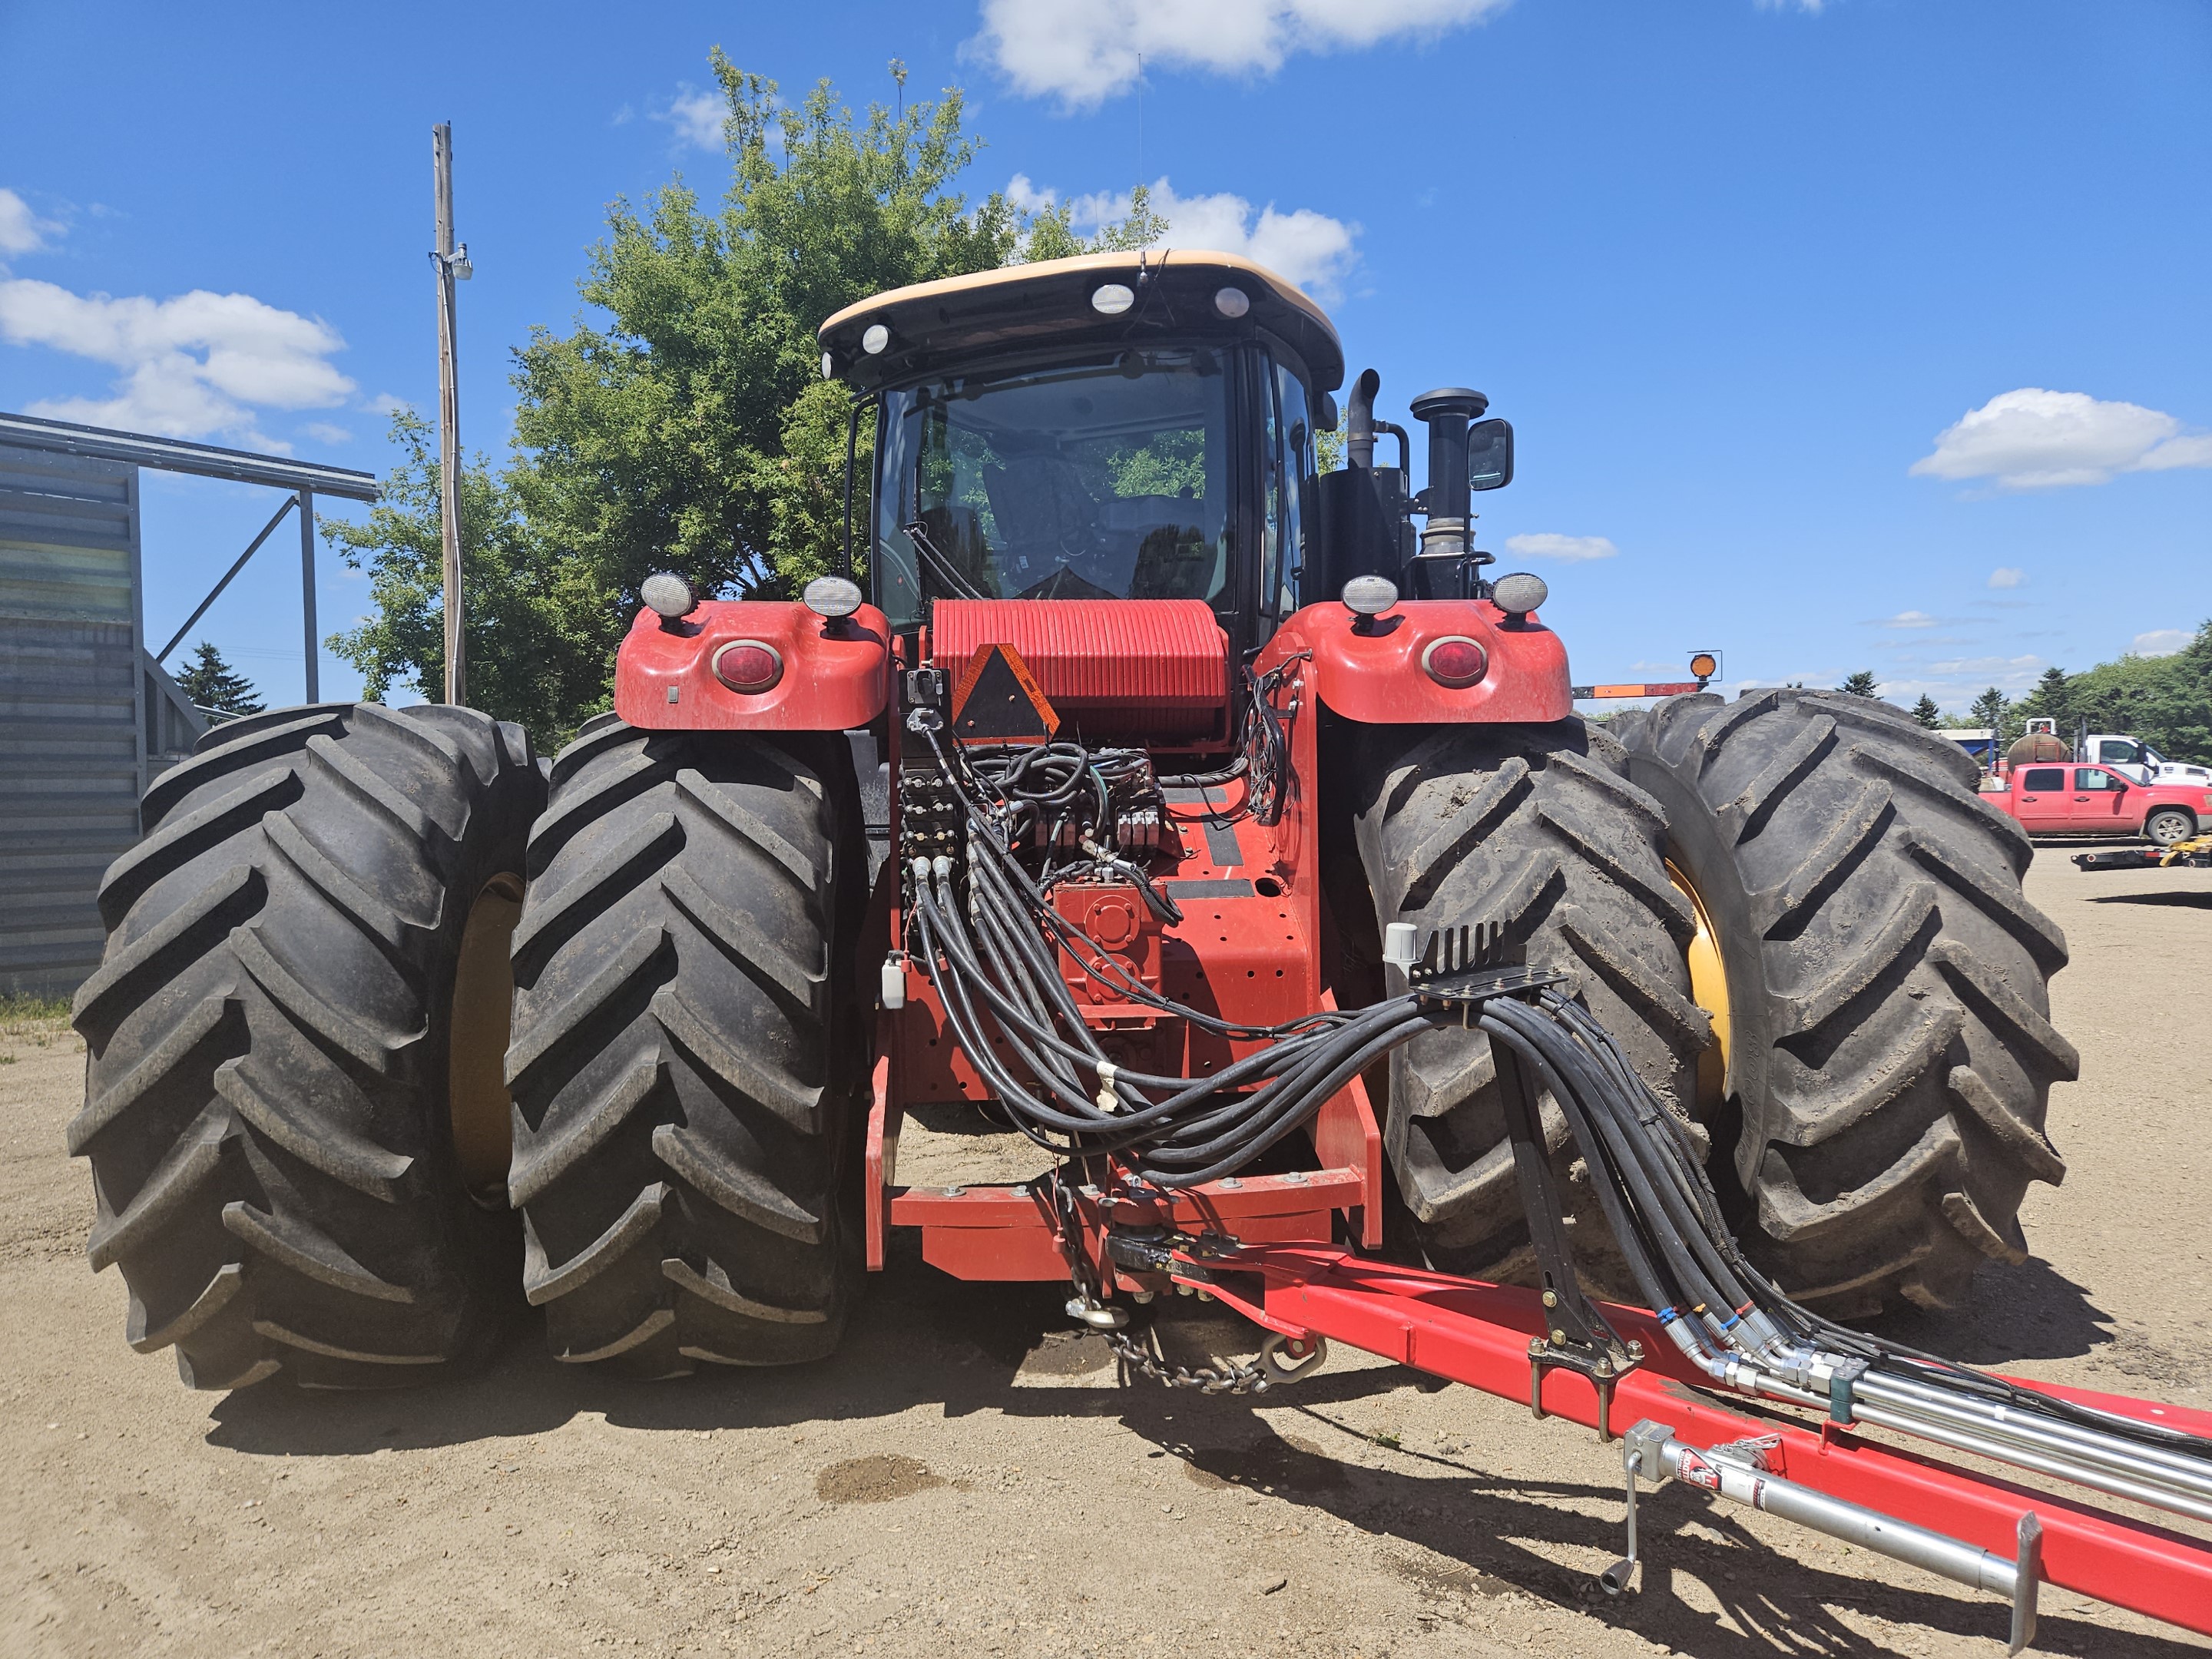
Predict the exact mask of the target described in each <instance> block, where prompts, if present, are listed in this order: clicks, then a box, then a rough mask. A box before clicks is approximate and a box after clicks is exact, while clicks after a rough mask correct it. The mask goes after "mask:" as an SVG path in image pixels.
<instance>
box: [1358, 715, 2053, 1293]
mask: <svg viewBox="0 0 2212 1659" xmlns="http://www.w3.org/2000/svg"><path fill="white" fill-rule="evenodd" d="M1343 749H1344V752H1346V755H1347V757H1350V759H1351V765H1352V774H1353V777H1354V781H1355V787H1354V790H1353V792H1352V793H1353V804H1352V816H1351V823H1350V826H1349V827H1350V830H1351V835H1352V842H1354V844H1355V845H1356V848H1357V850H1358V857H1359V863H1360V866H1361V871H1362V873H1363V874H1364V878H1365V879H1366V882H1367V884H1368V888H1369V890H1370V895H1371V897H1372V900H1373V902H1374V914H1375V915H1376V923H1377V929H1378V931H1379V928H1380V927H1381V926H1382V925H1383V924H1386V923H1388V922H1391V921H1413V922H1414V923H1416V925H1418V926H1422V927H1455V926H1458V925H1460V924H1462V923H1466V922H1473V921H1497V922H1501V923H1503V924H1504V927H1505V929H1506V933H1507V936H1508V938H1509V939H1511V940H1513V941H1515V942H1516V943H1519V944H1522V945H1525V946H1526V948H1527V951H1528V959H1529V960H1530V961H1531V962H1532V963H1536V964H1539V965H1541V966H1544V967H1547V968H1552V969H1557V970H1559V971H1560V972H1562V973H1565V974H1566V975H1569V976H1570V978H1571V981H1572V983H1573V985H1574V986H1575V987H1576V994H1578V995H1579V997H1580V998H1581V1000H1583V1002H1584V1003H1585V1004H1586V1005H1587V1006H1589V1008H1590V1009H1591V1011H1592V1012H1594V1013H1595V1014H1596V1016H1597V1017H1598V1018H1599V1020H1600V1022H1601V1024H1604V1025H1605V1026H1606V1027H1607V1029H1608V1030H1611V1031H1613V1034H1614V1035H1615V1036H1617V1037H1619V1038H1620V1041H1621V1042H1622V1044H1623V1046H1624V1047H1625V1048H1626V1050H1627V1052H1628V1054H1629V1056H1630V1058H1631V1060H1632V1061H1633V1063H1634V1064H1635V1066H1636V1067H1637V1070H1638V1073H1639V1074H1641V1075H1642V1077H1643V1078H1644V1081H1645V1082H1647V1083H1648V1084H1650V1085H1651V1087H1652V1089H1653V1091H1655V1092H1656V1094H1657V1095H1658V1097H1660V1099H1661V1100H1662V1102H1664V1103H1666V1104H1667V1105H1668V1107H1669V1108H1670V1109H1673V1110H1674V1111H1675V1112H1676V1114H1677V1115H1680V1117H1681V1118H1683V1119H1684V1121H1686V1124H1687V1125H1688V1126H1689V1127H1691V1128H1692V1133H1693V1135H1703V1136H1705V1137H1708V1138H1709V1141H1710V1143H1711V1156H1710V1158H1709V1166H1710V1167H1711V1170H1712V1172H1713V1174H1714V1176H1715V1179H1716V1184H1717V1187H1718V1188H1720V1190H1721V1192H1722V1194H1723V1199H1724V1200H1725V1201H1728V1202H1729V1203H1731V1204H1732V1206H1733V1207H1734V1210H1735V1220H1736V1223H1737V1227H1738V1231H1739V1232H1740V1234H1741V1237H1742V1239H1743V1242H1744V1243H1745V1244H1746V1245H1747V1249H1749V1251H1750V1253H1751V1255H1753V1259H1754V1260H1755V1261H1758V1262H1759V1265H1760V1266H1761V1267H1763V1268H1764V1269H1765V1270H1766V1271H1767V1272H1768V1273H1770V1274H1771V1276H1772V1277H1773V1278H1775V1279H1776V1280H1777V1281H1778V1283H1779V1284H1780V1285H1782V1287H1783V1288H1784V1290H1785V1291H1789V1292H1790V1294H1792V1295H1794V1296H1796V1297H1798V1298H1799V1299H1801V1300H1802V1301H1804V1302H1806V1303H1808V1304H1811V1305H1814V1306H1816V1307H1818V1308H1820V1310H1822V1311H1824V1312H1826V1313H1828V1314H1830V1315H1832V1316H1844V1317H1849V1316H1865V1315H1869V1314H1872V1313H1874V1312H1876V1311H1878V1310H1880V1309H1881V1308H1882V1307H1884V1306H1885V1305H1888V1304H1893V1303H1894V1302H1896V1301H1898V1300H1900V1299H1901V1300H1904V1301H1907V1302H1911V1303H1913V1304H1918V1305H1920V1306H1923V1307H1928V1308H1948V1307H1953V1306H1956V1305H1957V1304H1960V1302H1961V1301H1962V1300H1963V1299H1964V1297H1965V1296H1966V1291H1967V1285H1968V1281H1969V1280H1970V1279H1971V1278H1972V1274H1973V1273H1974V1271H1975V1269H1976V1268H1977V1267H1979V1266H1980V1265H1981V1264H1982V1263H1983V1262H1984V1261H1990V1260H1995V1261H2005V1262H2013V1263H2017V1262H2019V1261H2022V1260H2024V1259H2025V1256H2026V1253H2027V1247H2026V1241H2025V1240H2024V1239H2023V1237H2021V1231H2020V1224H2019V1220H2018V1212H2019V1209H2020V1205H2021V1199H2022V1196H2023V1194H2024V1193H2025V1191H2026V1189H2027V1185H2028V1183H2029V1182H2031V1181H2034V1180H2042V1181H2048V1182H2057V1181H2058V1180H2060V1179H2061V1178H2062V1177H2063V1175H2064V1173H2065V1165H2064V1164H2063V1161H2062V1160H2061V1159H2060V1158H2059V1156H2058V1154H2057V1152H2056V1151H2055V1150H2054V1149H2053V1148H2052V1147H2051V1145H2050V1143H2049V1141H2048V1140H2047V1139H2045V1136H2044V1133H2043V1123H2044V1117H2045V1109H2046V1106H2047V1103H2048V1097H2049V1091H2050V1086H2051V1083H2052V1082H2054V1081H2057V1080H2061V1079H2070V1078H2072V1077H2073V1076H2074V1075H2075V1073H2076V1069H2077V1061H2076V1058H2075V1053H2074V1050H2073V1048H2072V1047H2071V1046H2070V1045H2069V1043H2068V1042H2066V1040H2065V1038H2064V1037H2063V1036H2060V1035H2059V1033H2058V1032H2057V1030H2054V1029H2053V1028H2052V1026H2051V1022H2050V1004H2049V1000H2048V998H2047V995H2046V992H2045V982H2046V981H2047V980H2048V978H2049V976H2050V975H2051V974H2053V973H2055V972H2056V971H2057V969H2058V968H2059V967H2061V966H2062V965H2063V963H2064V962H2065V960H2066V945H2065V940H2064V939H2063V936H2062V935H2061V934H2060V933H2059V932H2058V930H2057V927H2054V926H2053V925H2052V924H2051V922H2050V921H2048V920H2046V919H2045V917H2044V916H2043V915H2041V914H2040V913H2039V912H2038V911H2037V910H2036V909H2035V908H2033V906H2032V905H2031V904H2029V903H2028V902H2027V899H2026V898H2025V896H2023V894H2022V891H2021V877H2022V875H2023V874H2024V872H2025V871H2026V869H2027V861H2028V858H2029V856H2030V853H2031V848H2029V845H2028V842H2027V837H2026V836H2024V835H2022V834H2021V831H2020V829H2019V827H2018V825H2017V824H2015V823H2014V822H2013V820H2011V819H2010V818H2008V817H2005V816H2004V815H2003V814H2002V813H1999V812H1996V811H1993V810H1991V809H1990V807H1988V806H1987V805H1984V803H1983V801H1982V800H1981V799H1980V797H1979V796H1978V793H1976V791H1975V781H1976V780H1975V775H1974V769H1973V767H1972V763H1969V762H1967V761H1966V759H1965V757H1963V756H1961V755H1960V753H1959V752H1958V750H1956V749H1955V747H1954V746H1953V745H1951V744H1948V743H1946V742H1945V741H1944V740H1943V739H1942V738H1938V737H1936V736H1934V735H1933V734H1931V733H1929V732H1923V731H1922V730H1921V729H1920V728H1919V727H1918V726H1917V725H1915V724H1914V723H1913V722H1912V721H1911V720H1908V719H1906V718H1905V716H1903V715H1902V714H1898V713H1897V712H1896V711H1894V710H1891V709H1888V708H1886V707H1885V706H1884V705H1882V704H1880V703H1878V702H1872V701H1870V700H1869V699H1866V698H1861V697H1852V696H1843V695H1840V694H1832V693H1823V692H1809V691H1802V690H1769V691H1761V692H1757V693H1753V694H1751V695H1749V696H1745V697H1742V698H1741V699H1739V700H1738V701H1737V702H1734V703H1723V702H1722V701H1721V699H1720V698H1718V697H1717V696H1691V697H1681V698H1676V699H1673V700H1671V701H1669V702H1665V703H1662V704H1660V705H1659V706H1658V707H1657V708H1654V709H1652V710H1650V711H1649V712H1644V711H1637V712H1633V713H1630V714H1623V715H1620V716H1618V717H1616V718H1615V719H1614V720H1612V721H1611V722H1610V723H1609V724H1608V726H1606V727H1602V728H1601V727H1598V726H1590V725H1586V724H1585V723H1584V722H1583V721H1582V720H1579V719H1576V720H1567V721H1563V722H1560V723H1559V724H1558V725H1556V726H1541V727H1490V728H1483V727H1457V728H1449V727H1447V728H1436V729H1431V730H1419V729H1404V730H1400V731H1396V732H1376V731H1375V730H1373V729H1372V728H1361V729H1360V731H1359V732H1358V740H1357V741H1354V742H1352V743H1349V744H1344V745H1343ZM1677 878H1679V879H1677ZM1340 908H1342V907H1341V905H1340ZM1702 922H1709V923H1710V936H1711V939H1712V940H1713V941H1714V942H1715V943H1716V944H1717V946H1718V962H1717V969H1718V971H1717V974H1716V975H1714V976H1713V977H1714V979H1715V980H1716V981H1717V982H1716V983H1708V984H1706V985H1705V986H1701V987H1700V986H1693V984H1692V979H1691V975H1690V969H1689V966H1688V963H1687V961H1686V957H1687V954H1688V953H1689V951H1690V950H1691V947H1692V942H1693V939H1695V938H1696V936H1697V934H1698V933H1699V927H1700V924H1701V923H1702ZM1699 993H1702V1000H1704V1001H1705V1004H1707V1005H1708V1006H1710V1009H1711V1013H1712V1014H1714V1015H1718V1016H1721V1017H1722V1018H1721V1019H1720V1020H1719V1021H1718V1022H1713V1021H1711V1020H1710V1019H1709V1017H1708V1012H1707V1008H1706V1007H1705V1006H1699V1001H1698V1000H1693V995H1695V994H1699ZM1723 1059H1724V1060H1725V1067H1724V1069H1723V1066H1722V1065H1721V1063H1720V1062H1721V1061H1722V1060H1723ZM1543 1117H1544V1121H1545V1128H1546V1132H1547V1139H1549V1140H1550V1142H1551V1144H1552V1146H1553V1154H1554V1158H1555V1159H1556V1160H1557V1163H1558V1165H1559V1173H1560V1175H1561V1176H1562V1177H1564V1187H1563V1190H1565V1192H1566V1194H1568V1200H1569V1203H1570V1206H1571V1214H1570V1218H1569V1220H1570V1225H1571V1231H1573V1233H1574V1234H1575V1236H1576V1237H1577V1254H1578V1257H1579V1258H1580V1260H1581V1261H1582V1263H1583V1267H1584V1269H1585V1271H1586V1272H1587V1273H1589V1276H1590V1277H1591V1279H1593V1280H1594V1281H1595V1283H1596V1284H1597V1285H1599V1286H1600V1287H1601V1288H1602V1289H1603V1290H1605V1291H1608V1292H1611V1293H1614V1294H1623V1293H1627V1294H1631V1295H1632V1293H1633V1289H1634V1287H1633V1286H1632V1285H1628V1284H1627V1283H1626V1281H1625V1278H1624V1275H1623V1272H1622V1264H1621V1263H1620V1259H1619V1257H1618V1255H1617V1252H1616V1251H1615V1250H1614V1249H1613V1246H1612V1243H1611V1240H1610V1237H1609V1236H1608V1235H1607V1232H1606V1231H1605V1228H1604V1226H1603V1223H1602V1221H1601V1219H1600V1218H1599V1217H1598V1216H1597V1215H1596V1213H1595V1205H1594V1204H1592V1203H1591V1202H1589V1194H1588V1193H1587V1188H1586V1186H1585V1185H1584V1183H1583V1180H1582V1176H1583V1171H1582V1170H1581V1169H1580V1168H1579V1166H1578V1165H1577V1164H1576V1163H1575V1161H1574V1159H1573V1158H1572V1153H1571V1146H1570V1145H1569V1143H1568V1139H1567V1135H1566V1130H1565V1122H1564V1121H1563V1120H1561V1119H1559V1116H1558V1114H1557V1111H1556V1109H1555V1108H1553V1107H1552V1106H1551V1105H1550V1103H1548V1102H1547V1103H1545V1105H1544V1109H1543ZM1503 1136H1504V1123H1503V1119H1502V1116H1501V1115H1500V1110H1499V1107H1498V1100H1497V1090H1496V1085H1495V1082H1494V1079H1493V1077H1492V1071H1491V1065H1490V1056H1489V1053H1488V1044H1487V1042H1486V1039H1484V1038H1483V1037H1481V1036H1480V1035H1479V1034H1474V1033H1468V1032H1437V1033H1433V1034H1430V1035H1428V1036H1424V1037H1422V1038H1420V1039H1419V1040H1418V1041H1416V1042H1413V1043H1411V1044H1409V1045H1407V1048H1404V1049H1402V1050H1401V1051H1400V1052H1399V1054H1397V1055H1396V1056H1395V1057H1394V1060H1393V1062H1392V1067H1391V1078H1390V1090H1389V1118H1388V1122H1387V1125H1386V1128H1385V1140H1386V1145H1387V1146H1388V1148H1389V1152H1390V1155H1391V1159H1392V1164H1393V1167H1394V1170H1395V1174H1396V1176H1397V1178H1398V1183H1399V1188H1400V1191H1401V1194H1402V1196H1403V1197H1404V1199H1405V1200H1406V1204H1407V1209H1408V1211H1409V1212H1410V1213H1411V1217H1412V1220H1413V1227H1414V1231H1415V1233H1416V1236H1417V1237H1418V1240H1419V1244H1420V1247H1421V1248H1422V1249H1423V1250H1424V1251H1425V1253H1426V1254H1427V1255H1428V1256H1429V1258H1430V1260H1431V1261H1434V1262H1435V1263H1436V1264H1437V1266H1439V1267H1449V1268H1452V1269H1455V1270H1457V1271H1462V1272H1469V1273H1477V1274H1480V1275H1482V1276H1485V1277H1513V1276H1517V1275H1522V1274H1525V1273H1526V1271H1527V1268H1528V1255H1527V1247H1526V1243H1525V1240H1526V1232H1525V1225H1524V1223H1523V1221H1522V1212H1521V1204H1520V1197H1519V1192H1518V1188H1517V1186H1516V1182H1515V1179H1514V1175H1513V1170H1512V1163H1511V1158H1510V1149H1509V1148H1508V1146H1507V1145H1506V1144H1505V1142H1504V1138H1503Z"/></svg>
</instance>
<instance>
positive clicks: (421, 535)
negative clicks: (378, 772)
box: [320, 410, 635, 747]
mask: <svg viewBox="0 0 2212 1659" xmlns="http://www.w3.org/2000/svg"><path fill="white" fill-rule="evenodd" d="M392 441H393V443H394V444H396V445H397V446H398V448H399V450H400V453H401V456H402V459H401V460H400V462H399V464H398V465H396V466H394V467H393V468H392V470H391V471H390V472H389V473H387V474H386V477H385V479H384V485H383V493H382V495H381V496H380V499H379V500H378V501H377V503H376V505H375V507H373V508H372V509H371V510H370V512H369V515H368V519H367V520H364V521H363V522H362V523H359V524H349V523H347V522H345V521H344V520H335V519H325V520H320V524H321V527H322V532H323V538H324V540H325V541H326V542H328V543H329V544H331V546H332V547H334V548H335V549H337V552H338V555H339V556H340V557H341V558H343V560H344V561H345V562H346V563H347V564H348V565H349V566H350V567H352V568H354V569H356V570H362V569H366V570H367V571H368V576H369V596H370V599H371V601H372V603H373V605H374V614H372V615H371V616H370V617H368V618H367V619H366V620H365V621H363V622H362V623H361V624H360V625H359V626H357V627H356V628H354V629H349V630H348V631H346V632H343V633H339V634H334V635H331V639H330V648H331V651H332V652H334V653H336V654H337V655H338V656H340V657H343V658H344V659H346V660H347V661H348V662H350V663H351V664H353V665H354V666H355V667H356V668H358V669H359V670H360V671H361V672H362V679H363V680H364V681H365V682H366V684H364V686H363V689H362V696H364V697H365V698H367V699H368V701H370V702H381V701H382V700H384V699H385V698H386V697H388V696H391V695H392V693H393V692H394V691H412V692H415V693H417V694H419V695H420V696H425V697H430V698H436V697H438V696H441V695H442V694H443V692H444V690H445V683H446V623H445V604H444V592H445V541H444V534H443V529H442V523H441V518H440V507H439V501H440V496H439V466H438V461H437V458H436V454H435V449H436V442H437V436H436V434H435V431H434V430H433V429H432V428H431V426H430V424H429V422H427V421H425V420H423V419H422V417H421V416H418V415H416V414H415V413H414V411H412V410H400V411H399V412H398V413H396V414H395V415H393V416H392ZM460 504H461V587H462V592H463V594H464V601H463V602H464V605H465V611H466V626H467V630H468V632H467V638H468V647H469V648H468V701H469V702H470V703H471V706H473V707H475V708H481V709H483V710H484V711H486V712H487V713H489V714H494V715H495V716H497V717H498V718H499V719H501V720H517V721H520V723H521V724H522V725H523V726H526V728H528V730H529V732H530V733H531V735H532V738H535V739H536V740H537V741H538V744H540V745H541V746H544V747H551V746H553V745H556V744H559V743H561V742H562V741H563V740H564V739H565V738H567V736H568V733H569V732H573V731H574V730H575V728H576V727H577V726H579V725H580V724H581V723H582V722H583V721H584V720H586V718H588V717H589V716H590V715H592V714H596V713H598V712H599V711H600V710H601V709H604V708H606V707H608V706H609V702H610V701H611V698H610V691H609V684H610V677H611V674H612V672H613V663H614V650H615V647H616V645H617V643H618V642H619V641H620V640H621V638H622V635H623V629H626V628H627V627H628V626H629V618H630V617H631V616H633V615H635V607H634V606H626V605H624V604H623V599H624V597H625V596H623V594H620V593H618V592H616V591H615V590H614V589H613V588H612V587H611V586H609V585H608V584H607V583H606V582H605V581H604V580H602V579H601V576H600V573H599V571H598V569H597V568H595V567H594V566H593V565H592V563H591V562H588V561H586V560H582V559H579V558H576V557H574V556H573V555H571V554H569V553H568V552H567V551H566V550H563V549H561V548H559V547H557V546H556V545H554V544H549V543H547V542H545V541H544V539H543V538H540V537H538V535H537V534H536V532H534V530H533V528H532V526H530V525H529V524H528V523H527V522H526V520H524V518H523V516H522V513H521V510H520V503H519V501H518V500H517V498H516V494H515V491H514V489H513V482H512V478H511V477H509V476H504V475H501V474H495V473H494V472H493V471H492V470H491V468H490V466H489V464H488V463H487V462H486V461H485V460H484V459H483V457H482V456H478V457H477V460H476V461H475V463H474V464H473V465H469V466H467V467H466V468H465V470H464V471H463V472H462V475H461V485H460Z"/></svg>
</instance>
